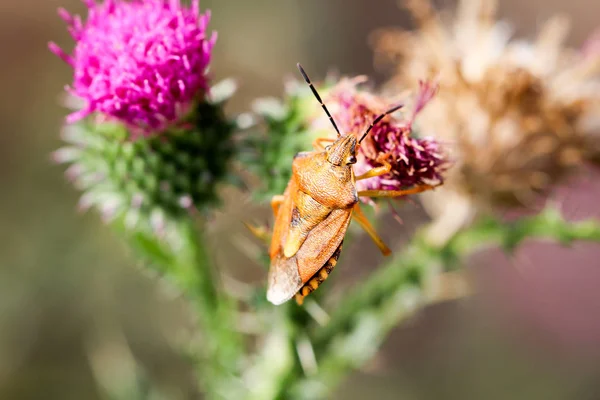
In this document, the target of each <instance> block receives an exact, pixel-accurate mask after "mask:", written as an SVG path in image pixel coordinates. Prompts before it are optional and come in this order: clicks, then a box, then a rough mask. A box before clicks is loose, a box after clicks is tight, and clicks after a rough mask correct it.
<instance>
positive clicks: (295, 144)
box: [245, 79, 333, 200]
mask: <svg viewBox="0 0 600 400" xmlns="http://www.w3.org/2000/svg"><path fill="white" fill-rule="evenodd" d="M332 84H333V82H330V79H328V80H327V82H325V83H324V84H323V85H322V86H320V87H319V88H318V90H319V92H320V93H322V94H323V95H324V96H326V95H327V91H328V88H329V87H330V86H331V85H332ZM253 111H254V114H255V115H257V116H258V117H259V121H260V122H261V124H262V127H263V129H264V131H265V132H266V135H261V136H258V135H257V136H255V137H253V138H251V139H250V143H249V146H248V147H250V148H251V149H253V151H254V153H253V154H252V156H251V157H249V158H248V159H247V160H245V161H246V162H247V164H248V165H249V168H250V170H251V171H252V172H254V174H256V175H257V176H258V177H259V178H260V182H261V185H262V187H261V189H260V190H258V191H257V192H256V193H257V197H258V200H268V199H270V198H271V197H272V196H274V195H277V194H281V193H283V191H284V190H285V187H286V185H287V183H288V181H289V180H290V177H291V174H292V160H293V158H294V156H295V155H296V154H297V153H299V152H301V151H309V150H312V147H311V145H312V142H313V141H314V140H315V139H316V138H318V137H320V136H324V133H323V130H322V129H321V128H320V127H318V126H316V124H315V122H320V120H318V118H317V117H318V116H319V115H320V113H322V110H321V107H320V106H319V103H317V102H316V101H315V98H314V96H313V94H312V93H311V91H310V88H309V87H308V86H307V85H306V84H305V83H304V82H303V81H302V82H301V81H296V80H292V81H289V82H287V84H286V87H285V95H284V98H283V99H282V100H280V99H276V98H263V99H258V100H256V101H255V102H254V105H253ZM326 129H330V128H329V126H326Z"/></svg>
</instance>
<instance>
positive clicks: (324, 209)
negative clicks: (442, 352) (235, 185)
mask: <svg viewBox="0 0 600 400" xmlns="http://www.w3.org/2000/svg"><path fill="white" fill-rule="evenodd" d="M298 69H299V70H300V73H301V74H302V77H303V78H304V80H305V81H306V83H307V84H308V85H309V87H310V88H311V90H312V92H313V94H314V96H315V97H316V99H317V100H318V101H319V103H320V104H321V107H322V108H323V110H324V111H325V113H326V114H327V116H328V117H329V120H330V121H331V124H332V125H333V127H334V128H335V130H336V132H337V135H338V137H337V139H336V140H330V139H323V138H322V139H317V140H316V141H315V143H314V144H313V147H314V148H315V150H314V151H311V152H301V153H298V154H297V155H296V156H295V157H294V160H293V162H292V177H291V179H290V181H289V183H288V185H287V188H286V189H285V191H284V193H283V194H282V195H278V196H274V197H273V199H272V200H271V206H272V208H273V214H274V216H275V226H274V230H273V235H272V237H271V245H270V248H269V256H270V258H271V265H270V269H269V275H268V287H267V299H268V300H269V301H270V302H271V303H273V304H275V305H279V304H282V303H284V302H286V301H288V300H290V299H291V298H292V297H294V296H295V298H296V301H297V302H298V304H302V302H303V301H304V297H305V296H307V295H308V294H309V293H311V292H312V291H314V290H315V289H317V287H319V285H320V284H321V283H322V282H323V281H324V280H325V279H327V277H328V275H329V274H330V273H331V271H332V269H333V268H334V267H335V264H336V263H337V260H338V258H339V256H340V253H341V250H342V242H343V240H344V236H345V234H346V230H347V229H348V225H349V224H350V220H351V219H352V217H354V220H355V221H356V222H358V224H359V225H360V226H361V227H362V228H363V229H364V230H365V231H366V232H367V234H368V235H369V236H370V237H371V238H372V239H373V241H374V242H375V244H376V245H377V246H378V247H379V249H380V250H381V252H382V253H383V254H384V255H389V254H390V250H389V248H388V247H387V246H386V245H385V244H384V243H383V241H382V240H381V238H380V237H379V236H378V235H377V233H376V232H375V229H374V228H373V227H372V226H371V224H370V223H369V221H368V220H367V218H366V217H365V216H364V214H363V213H362V212H361V210H360V208H359V204H358V201H359V197H363V196H364V197H399V196H405V195H409V194H415V193H419V192H423V191H426V190H429V189H432V188H433V186H430V185H421V186H416V187H413V188H410V189H407V190H365V191H357V189H356V181H357V180H361V179H366V178H370V177H374V176H380V175H384V174H387V173H388V172H389V171H390V169H391V166H390V164H389V163H387V162H386V161H382V165H381V166H380V167H376V168H373V169H371V170H370V171H367V172H366V173H364V174H362V175H359V176H355V175H354V171H353V169H352V165H353V164H354V163H356V152H357V150H358V146H360V143H361V142H362V140H363V139H364V138H365V137H366V136H367V135H368V134H369V132H370V131H371V129H372V128H373V126H374V125H376V124H377V123H378V122H379V121H381V120H382V119H383V118H384V117H385V116H386V115H388V114H391V113H393V112H394V111H396V110H398V109H399V108H400V107H401V106H400V105H399V106H396V107H393V108H391V109H390V110H388V111H386V112H385V113H383V114H381V115H379V116H378V117H377V118H375V119H374V120H373V122H372V123H371V124H370V126H369V127H368V128H367V129H366V131H365V132H364V133H363V134H362V136H360V139H358V140H357V135H355V134H354V132H350V133H348V134H346V135H342V134H341V133H340V131H339V129H338V127H337V125H336V123H335V121H334V119H333V117H332V116H331V114H330V113H329V111H328V110H327V107H326V106H325V104H323V101H322V100H321V97H320V96H319V93H318V92H317V90H316V89H315V87H314V85H313V84H312V83H311V81H310V79H309V78H308V75H307V74H306V72H304V69H303V68H302V66H301V65H300V64H298ZM325 142H330V143H331V144H329V145H327V146H326V147H323V143H325Z"/></svg>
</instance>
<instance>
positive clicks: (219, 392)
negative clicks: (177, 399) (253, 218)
mask: <svg viewBox="0 0 600 400" xmlns="http://www.w3.org/2000/svg"><path fill="white" fill-rule="evenodd" d="M125 232H126V231H125ZM202 232H203V229H202V228H201V227H196V226H194V224H193V223H192V222H191V221H189V220H187V221H180V222H175V223H174V227H173V230H172V233H175V235H174V236H173V237H171V238H170V239H169V240H168V241H167V240H165V239H162V240H161V239H159V238H157V237H156V236H155V235H152V234H148V233H146V232H144V231H143V230H138V231H136V232H135V233H134V234H133V235H130V239H132V244H133V246H134V247H135V248H136V249H137V250H138V253H139V254H140V255H141V256H142V257H143V258H144V259H145V261H146V262H147V263H149V264H150V265H151V266H153V267H154V268H156V269H158V270H159V271H160V272H161V273H162V274H164V277H165V279H167V280H168V281H171V282H172V283H173V284H174V286H175V287H176V288H177V289H179V290H181V292H182V293H183V294H184V295H185V296H186V298H187V299H188V300H189V302H190V304H191V306H192V307H193V310H194V312H193V314H194V315H195V316H196V317H197V318H198V330H199V336H200V339H201V340H200V345H201V347H199V348H195V349H193V354H192V357H193V358H194V359H195V360H194V361H195V363H196V365H197V367H198V372H199V375H200V376H199V378H200V381H201V383H202V384H203V385H204V388H203V389H204V392H205V393H206V395H207V396H209V397H207V398H210V399H226V398H239V396H240V391H241V382H240V381H239V379H236V378H235V377H236V376H239V369H240V367H241V359H242V357H243V355H244V351H243V346H242V338H241V334H240V333H239V332H237V331H236V330H235V329H234V328H235V326H234V322H235V321H234V315H235V304H234V301H233V300H232V299H230V298H229V297H228V296H227V295H226V294H225V291H224V290H222V289H221V288H220V283H219V279H218V275H217V273H216V271H215V270H214V267H213V263H212V259H211V257H210V254H209V251H208V248H207V242H206V239H205V238H204V237H203V235H202Z"/></svg>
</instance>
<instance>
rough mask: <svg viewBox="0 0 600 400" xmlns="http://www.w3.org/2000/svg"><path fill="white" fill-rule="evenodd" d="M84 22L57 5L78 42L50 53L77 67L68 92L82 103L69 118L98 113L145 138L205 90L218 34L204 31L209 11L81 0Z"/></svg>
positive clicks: (161, 1) (139, 0)
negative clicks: (71, 47) (67, 49)
mask: <svg viewBox="0 0 600 400" xmlns="http://www.w3.org/2000/svg"><path fill="white" fill-rule="evenodd" d="M84 2H85V4H86V5H87V7H88V9H89V12H88V18H87V21H85V22H83V21H82V20H81V18H80V17H79V16H72V15H70V14H69V13H68V12H67V11H66V10H64V9H60V10H59V15H60V16H61V17H62V18H63V19H64V20H65V21H66V22H67V24H68V25H69V32H70V33H71V36H72V37H73V39H75V42H76V44H75V49H74V51H73V54H72V55H69V54H67V53H65V52H64V51H63V50H62V49H60V48H59V47H58V46H57V45H56V44H55V43H50V44H49V48H50V50H51V51H52V52H53V53H55V54H56V55H58V56H59V57H61V58H62V59H63V60H64V61H65V62H66V63H68V64H69V65H71V66H72V67H73V69H74V79H73V85H72V86H71V87H69V88H67V90H68V92H70V93H71V94H72V95H74V96H76V97H79V98H81V99H83V100H84V101H85V107H84V108H83V109H81V110H79V111H77V112H75V113H73V114H71V115H69V116H68V117H67V122H69V123H72V122H75V121H77V120H79V119H81V118H84V117H86V116H88V115H89V114H92V113H95V112H99V113H101V114H103V115H104V116H107V117H109V118H114V119H117V120H119V121H121V122H123V123H124V124H126V125H127V126H128V127H129V128H130V130H131V133H132V135H144V136H148V135H150V134H152V133H158V132H161V131H163V130H164V129H166V128H167V127H168V126H169V125H171V124H172V123H174V122H176V121H178V120H179V119H180V118H181V117H182V116H184V115H185V114H186V113H187V112H188V111H189V110H190V108H191V106H192V105H193V102H194V100H197V99H199V98H202V96H203V95H204V94H205V93H206V92H207V91H208V90H209V83H208V79H207V76H206V69H207V67H208V64H209V62H210V59H211V52H212V48H213V45H214V43H215V40H216V34H215V33H213V34H212V35H207V32H206V28H207V25H208V23H209V20H210V13H209V12H206V13H205V14H201V13H200V9H199V0H192V4H191V7H186V6H183V5H181V3H180V1H179V0H168V1H167V0H131V1H125V0H105V1H104V2H103V3H101V4H96V3H95V1H94V0H84Z"/></svg>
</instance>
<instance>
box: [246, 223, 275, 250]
mask: <svg viewBox="0 0 600 400" xmlns="http://www.w3.org/2000/svg"><path fill="white" fill-rule="evenodd" d="M243 223H244V225H245V226H246V228H248V230H249V231H250V233H251V234H253V235H254V236H256V237H257V238H258V239H260V240H262V241H263V242H265V243H266V244H267V245H268V244H269V243H270V242H271V234H270V233H269V232H268V231H267V230H266V229H265V228H264V227H262V226H257V225H252V224H250V223H248V222H245V221H244V222H243Z"/></svg>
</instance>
